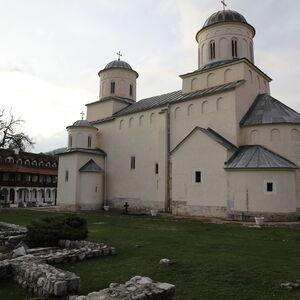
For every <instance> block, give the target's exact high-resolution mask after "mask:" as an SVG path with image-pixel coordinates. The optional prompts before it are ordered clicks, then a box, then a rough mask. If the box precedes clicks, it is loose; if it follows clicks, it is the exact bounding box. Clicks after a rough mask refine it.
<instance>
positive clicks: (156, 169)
mask: <svg viewBox="0 0 300 300" xmlns="http://www.w3.org/2000/svg"><path fill="white" fill-rule="evenodd" d="M158 171H159V166H158V163H156V164H155V174H158Z"/></svg>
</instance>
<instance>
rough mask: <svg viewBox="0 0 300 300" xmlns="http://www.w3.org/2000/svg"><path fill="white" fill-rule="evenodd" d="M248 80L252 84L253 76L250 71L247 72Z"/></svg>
mask: <svg viewBox="0 0 300 300" xmlns="http://www.w3.org/2000/svg"><path fill="white" fill-rule="evenodd" d="M249 78H250V82H251V83H253V74H252V71H251V70H249Z"/></svg>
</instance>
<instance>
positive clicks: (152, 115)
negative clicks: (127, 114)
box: [150, 113, 155, 124]
mask: <svg viewBox="0 0 300 300" xmlns="http://www.w3.org/2000/svg"><path fill="white" fill-rule="evenodd" d="M154 121H155V113H151V114H150V124H153V123H154Z"/></svg>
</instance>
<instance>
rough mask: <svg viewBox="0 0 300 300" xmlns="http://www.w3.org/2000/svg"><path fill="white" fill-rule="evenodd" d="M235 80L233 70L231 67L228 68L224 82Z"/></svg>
mask: <svg viewBox="0 0 300 300" xmlns="http://www.w3.org/2000/svg"><path fill="white" fill-rule="evenodd" d="M232 81H233V72H232V70H231V69H226V70H225V72H224V83H227V82H232Z"/></svg>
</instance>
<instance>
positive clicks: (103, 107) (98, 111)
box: [86, 100, 128, 122]
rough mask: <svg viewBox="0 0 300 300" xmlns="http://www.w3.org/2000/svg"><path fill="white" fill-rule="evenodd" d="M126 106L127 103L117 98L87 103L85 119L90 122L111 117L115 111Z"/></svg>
mask: <svg viewBox="0 0 300 300" xmlns="http://www.w3.org/2000/svg"><path fill="white" fill-rule="evenodd" d="M127 106H128V104H127V103H125V102H121V101H117V100H109V101H103V102H96V103H93V104H88V105H87V115H86V119H87V120H88V121H90V122H91V121H96V120H100V119H104V118H106V117H111V116H112V115H113V114H114V113H115V112H117V111H119V110H121V109H123V108H125V107H127Z"/></svg>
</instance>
